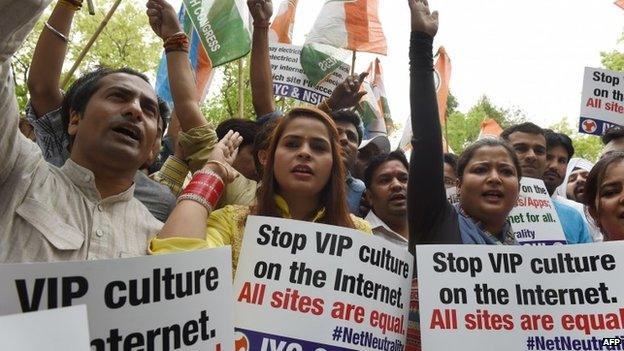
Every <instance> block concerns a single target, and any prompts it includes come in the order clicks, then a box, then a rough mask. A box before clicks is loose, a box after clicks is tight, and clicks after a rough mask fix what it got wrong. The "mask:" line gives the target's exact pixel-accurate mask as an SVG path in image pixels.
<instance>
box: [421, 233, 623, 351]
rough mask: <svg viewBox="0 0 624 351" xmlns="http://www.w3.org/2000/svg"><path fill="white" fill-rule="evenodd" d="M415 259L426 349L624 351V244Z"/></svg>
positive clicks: (479, 248)
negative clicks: (623, 332)
mask: <svg viewBox="0 0 624 351" xmlns="http://www.w3.org/2000/svg"><path fill="white" fill-rule="evenodd" d="M416 253H417V260H418V290H417V292H418V295H419V307H420V330H421V335H422V350H425V351H429V350H462V351H483V350H509V351H515V350H518V351H526V350H622V349H624V345H623V341H624V335H623V334H622V330H624V279H622V276H624V268H623V267H624V242H611V243H601V244H588V245H558V246H549V247H543V246H537V247H529V246H495V245H487V246H486V245H444V246H442V245H420V246H417V247H416Z"/></svg>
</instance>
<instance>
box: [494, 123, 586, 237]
mask: <svg viewBox="0 0 624 351" xmlns="http://www.w3.org/2000/svg"><path fill="white" fill-rule="evenodd" d="M501 138H503V139H504V140H505V141H506V142H507V143H508V144H509V145H510V146H511V148H512V149H513V150H514V151H515V152H516V155H517V156H518V160H519V161H520V167H521V168H522V176H523V177H530V178H536V179H542V180H544V172H545V171H546V165H547V154H548V146H547V143H546V134H545V132H544V130H543V129H542V128H540V127H539V126H537V125H535V124H533V123H531V122H525V123H521V124H516V125H513V126H511V127H509V128H507V129H505V130H503V132H502V133H501ZM555 188H556V187H555ZM548 191H549V193H550V192H551V191H550V190H548ZM553 191H554V189H553ZM551 195H552V193H551ZM553 204H554V206H555V210H556V211H557V215H558V216H559V221H560V223H561V227H562V228H563V232H564V234H565V236H566V239H567V241H568V244H580V243H590V242H592V239H591V235H590V234H589V229H588V227H587V224H586V223H585V221H584V220H583V217H582V216H581V214H580V213H579V212H578V211H576V210H575V209H574V208H573V207H570V206H568V205H566V204H564V203H562V202H560V201H557V200H553Z"/></svg>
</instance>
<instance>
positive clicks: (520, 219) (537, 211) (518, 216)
mask: <svg viewBox="0 0 624 351" xmlns="http://www.w3.org/2000/svg"><path fill="white" fill-rule="evenodd" d="M507 220H508V221H509V223H511V227H512V229H513V231H514V235H515V236H516V239H517V240H518V243H520V244H521V245H553V244H566V243H567V242H568V241H567V240H566V237H565V234H564V233H563V228H562V227H561V223H560V222H559V216H558V215H557V210H556V209H555V206H554V205H553V203H552V199H551V198H550V196H549V195H548V190H546V185H544V182H543V181H542V180H540V179H535V178H528V177H522V179H521V180H520V197H519V198H518V203H517V204H516V206H515V207H514V208H513V209H512V210H511V212H510V213H509V217H507Z"/></svg>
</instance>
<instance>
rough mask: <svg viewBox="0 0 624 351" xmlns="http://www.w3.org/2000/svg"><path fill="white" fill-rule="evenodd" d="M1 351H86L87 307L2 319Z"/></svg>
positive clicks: (10, 316)
mask: <svg viewBox="0 0 624 351" xmlns="http://www.w3.org/2000/svg"><path fill="white" fill-rule="evenodd" d="M61 321H62V323H59V322H61ZM34 332H36V337H34V336H35V335H34V334H33V333H34ZM0 350H10V351H41V350H63V351H89V350H90V348H89V321H88V320H87V307H86V306H84V305H80V306H74V307H65V308H57V309H53V310H48V311H38V312H29V313H21V314H12V315H9V316H2V317H0Z"/></svg>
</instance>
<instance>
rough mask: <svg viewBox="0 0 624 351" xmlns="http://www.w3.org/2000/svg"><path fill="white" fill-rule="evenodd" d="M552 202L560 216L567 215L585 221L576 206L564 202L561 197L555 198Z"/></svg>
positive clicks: (569, 217) (568, 217)
mask: <svg viewBox="0 0 624 351" xmlns="http://www.w3.org/2000/svg"><path fill="white" fill-rule="evenodd" d="M552 202H553V205H555V210H556V211H557V214H558V215H559V217H564V216H565V217H566V218H567V219H578V220H581V221H583V217H582V216H581V214H580V213H579V211H578V210H577V209H576V208H574V207H572V206H570V205H569V204H566V203H564V202H563V201H561V200H560V199H553V200H552ZM560 219H561V218H560ZM561 220H563V219H561Z"/></svg>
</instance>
